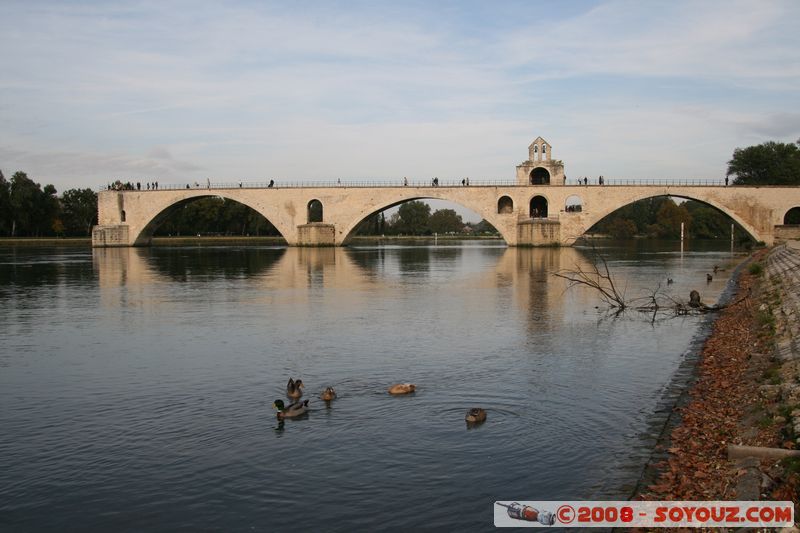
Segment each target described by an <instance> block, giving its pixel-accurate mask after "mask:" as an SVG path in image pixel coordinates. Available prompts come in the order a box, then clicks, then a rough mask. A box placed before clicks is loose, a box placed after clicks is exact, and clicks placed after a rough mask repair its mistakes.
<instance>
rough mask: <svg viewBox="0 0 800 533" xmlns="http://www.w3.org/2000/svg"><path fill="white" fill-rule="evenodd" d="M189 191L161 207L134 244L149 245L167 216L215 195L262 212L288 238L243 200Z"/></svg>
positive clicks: (135, 238) (136, 236) (217, 195)
mask: <svg viewBox="0 0 800 533" xmlns="http://www.w3.org/2000/svg"><path fill="white" fill-rule="evenodd" d="M187 193H188V194H191V196H189V197H188V198H181V199H179V200H177V201H175V202H173V203H171V204H168V205H166V206H164V207H161V208H160V209H161V211H158V212H157V213H156V214H155V215H154V216H153V217H152V218H151V219H150V220H149V221H148V222H147V223H146V224H144V227H143V228H142V229H141V231H139V234H138V235H135V237H134V239H133V243H134V246H147V245H149V244H150V240H151V239H152V237H153V233H154V232H155V230H156V229H157V228H158V227H159V226H160V225H161V224H162V223H163V222H164V221H165V220H166V219H167V218H169V216H170V215H172V214H173V213H175V212H176V211H178V210H179V209H182V208H183V207H184V206H185V205H186V204H189V203H191V202H194V201H196V200H201V199H203V198H213V197H215V196H216V197H218V198H222V199H224V200H226V201H231V202H236V203H238V204H242V205H244V206H247V207H249V208H250V209H252V210H253V211H255V212H256V213H258V214H260V215H261V216H263V217H264V218H265V219H267V221H268V222H269V223H270V224H272V225H273V226H274V227H275V229H276V230H277V231H278V232H279V233H280V234H281V237H283V238H284V239H285V238H286V234H285V233H284V231H283V230H282V229H281V228H280V227H279V226H278V225H277V224H275V223H274V222H273V221H272V220H271V219H270V218H269V217H267V216H265V215H264V213H263V212H261V211H259V210H258V209H256V208H255V207H253V206H252V205H250V204H248V203H247V202H243V201H241V200H238V199H236V198H232V197H230V196H227V195H225V194H206V193H195V191H192V192H191V193H190V192H189V191H187ZM157 208H158V207H156V209H157ZM143 218H144V220H147V217H146V216H144V217H143Z"/></svg>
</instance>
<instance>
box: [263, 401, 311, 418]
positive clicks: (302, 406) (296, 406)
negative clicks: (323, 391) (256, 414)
mask: <svg viewBox="0 0 800 533" xmlns="http://www.w3.org/2000/svg"><path fill="white" fill-rule="evenodd" d="M272 407H274V408H275V409H277V410H278V414H277V416H278V420H283V419H284V418H295V417H298V416H300V415H304V414H306V413H307V412H308V400H303V401H302V402H294V403H291V404H289V406H288V407H287V406H285V405H284V403H283V400H275V401H274V402H272Z"/></svg>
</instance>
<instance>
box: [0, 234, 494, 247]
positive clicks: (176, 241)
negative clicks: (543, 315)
mask: <svg viewBox="0 0 800 533" xmlns="http://www.w3.org/2000/svg"><path fill="white" fill-rule="evenodd" d="M467 240H476V241H499V242H503V240H502V239H501V238H500V237H498V236H496V235H438V236H433V235H428V236H417V235H365V236H356V237H353V238H352V240H351V241H350V243H351V244H356V245H358V244H361V245H374V244H392V243H404V244H409V243H410V244H414V243H416V242H422V241H424V242H426V243H427V242H431V241H467ZM226 244H233V245H243V244H250V245H269V246H285V245H286V240H285V239H284V238H283V237H280V236H249V235H185V236H176V237H153V242H152V245H153V246H185V245H198V246H203V245H205V246H208V245H211V246H220V245H226ZM91 245H92V239H91V238H90V237H20V238H17V237H4V238H0V246H91Z"/></svg>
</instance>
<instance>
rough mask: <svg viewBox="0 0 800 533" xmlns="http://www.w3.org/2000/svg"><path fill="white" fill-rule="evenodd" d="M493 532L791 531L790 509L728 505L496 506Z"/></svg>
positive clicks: (771, 505)
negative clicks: (632, 529) (541, 529)
mask: <svg viewBox="0 0 800 533" xmlns="http://www.w3.org/2000/svg"><path fill="white" fill-rule="evenodd" d="M494 525H495V526H496V527H559V526H569V527H736V528H740V527H790V526H792V525H794V504H793V503H792V502H790V501H782V502H759V501H756V502H753V501H742V502H727V501H669V502H640V501H533V502H532V501H510V502H505V501H497V502H495V505H494Z"/></svg>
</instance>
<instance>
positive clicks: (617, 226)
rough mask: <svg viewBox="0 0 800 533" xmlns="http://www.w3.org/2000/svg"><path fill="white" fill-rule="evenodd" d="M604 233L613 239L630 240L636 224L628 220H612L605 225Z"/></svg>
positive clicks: (634, 233) (634, 232)
mask: <svg viewBox="0 0 800 533" xmlns="http://www.w3.org/2000/svg"><path fill="white" fill-rule="evenodd" d="M606 232H607V233H608V234H609V235H611V236H612V237H614V238H615V239H630V238H632V237H633V236H634V235H636V223H635V222H634V221H633V220H631V219H629V218H614V219H613V220H612V221H611V222H610V223H609V224H607V225H606Z"/></svg>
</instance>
